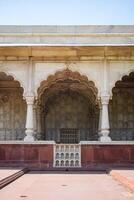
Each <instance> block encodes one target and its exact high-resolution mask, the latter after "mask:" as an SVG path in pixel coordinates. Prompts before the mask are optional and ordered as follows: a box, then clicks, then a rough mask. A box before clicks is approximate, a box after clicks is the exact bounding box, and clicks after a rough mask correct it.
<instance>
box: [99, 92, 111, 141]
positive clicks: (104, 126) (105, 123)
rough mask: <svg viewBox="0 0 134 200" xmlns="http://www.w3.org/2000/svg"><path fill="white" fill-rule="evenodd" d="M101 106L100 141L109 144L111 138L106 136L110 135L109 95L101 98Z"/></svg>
mask: <svg viewBox="0 0 134 200" xmlns="http://www.w3.org/2000/svg"><path fill="white" fill-rule="evenodd" d="M101 104H102V111H101V131H100V141H101V142H110V141H111V138H110V137H109V136H108V135H109V133H110V130H109V128H110V127H109V113H108V104H109V95H105V96H101Z"/></svg>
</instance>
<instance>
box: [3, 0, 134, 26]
mask: <svg viewBox="0 0 134 200" xmlns="http://www.w3.org/2000/svg"><path fill="white" fill-rule="evenodd" d="M133 24H134V0H0V25H133Z"/></svg>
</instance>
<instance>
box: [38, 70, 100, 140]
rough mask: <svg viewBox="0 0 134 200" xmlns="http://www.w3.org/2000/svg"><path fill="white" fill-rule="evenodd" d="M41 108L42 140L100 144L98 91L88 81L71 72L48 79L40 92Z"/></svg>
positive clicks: (57, 74) (65, 71) (59, 73)
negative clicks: (97, 142)
mask: <svg viewBox="0 0 134 200" xmlns="http://www.w3.org/2000/svg"><path fill="white" fill-rule="evenodd" d="M38 105H39V106H40V108H41V109H40V117H41V118H40V119H37V123H38V125H37V127H40V131H41V139H45V140H54V141H56V142H57V143H79V142H80V141H81V140H87V141H88V140H89V141H90V140H97V138H98V134H97V132H98V115H99V109H98V102H97V89H96V87H95V85H94V83H93V82H92V81H89V80H88V79H87V77H85V76H82V75H80V74H79V73H78V72H72V71H70V70H69V69H66V70H64V71H62V72H57V73H56V74H55V75H53V76H50V77H48V79H47V80H46V81H43V82H42V83H41V86H40V88H39V89H38ZM38 116H39V115H38ZM39 123H40V125H39ZM37 132H38V133H39V130H37Z"/></svg>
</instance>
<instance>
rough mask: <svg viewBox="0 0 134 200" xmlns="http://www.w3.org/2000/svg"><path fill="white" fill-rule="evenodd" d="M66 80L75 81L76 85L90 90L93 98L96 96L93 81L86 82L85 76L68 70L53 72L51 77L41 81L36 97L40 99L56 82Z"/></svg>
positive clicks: (96, 90) (96, 92) (96, 91)
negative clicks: (81, 85) (78, 84)
mask: <svg viewBox="0 0 134 200" xmlns="http://www.w3.org/2000/svg"><path fill="white" fill-rule="evenodd" d="M66 80H72V81H77V82H78V83H81V84H83V85H84V86H86V87H87V88H89V89H90V90H92V92H93V94H94V96H95V97H97V95H98V89H97V88H96V87H95V84H94V82H93V81H90V80H88V78H87V76H85V75H81V74H80V73H79V72H78V71H71V70H70V69H68V68H67V69H65V70H61V71H57V72H55V74H53V75H49V76H48V78H47V79H46V80H43V81H42V82H41V83H40V87H39V88H38V90H37V93H38V97H39V98H40V97H41V96H42V94H43V93H44V91H45V90H46V89H48V88H50V87H51V86H53V85H54V84H56V83H57V82H64V81H66Z"/></svg>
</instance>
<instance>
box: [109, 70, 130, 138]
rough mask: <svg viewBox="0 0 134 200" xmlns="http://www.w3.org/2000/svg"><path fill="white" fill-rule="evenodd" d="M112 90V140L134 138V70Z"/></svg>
mask: <svg viewBox="0 0 134 200" xmlns="http://www.w3.org/2000/svg"><path fill="white" fill-rule="evenodd" d="M112 92H113V98H112V100H111V101H110V104H109V112H110V113H109V116H110V127H111V131H110V132H111V133H110V136H111V138H112V140H130V141H131V140H134V72H132V73H130V74H129V75H128V76H123V77H122V80H121V81H117V82H116V84H115V87H114V88H113V90H112Z"/></svg>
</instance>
